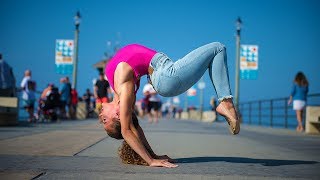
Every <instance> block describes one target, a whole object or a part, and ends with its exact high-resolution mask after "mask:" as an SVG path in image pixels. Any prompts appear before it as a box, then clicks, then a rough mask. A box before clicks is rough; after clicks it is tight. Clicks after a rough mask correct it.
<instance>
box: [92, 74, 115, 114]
mask: <svg viewBox="0 0 320 180" xmlns="http://www.w3.org/2000/svg"><path fill="white" fill-rule="evenodd" d="M109 94H111V89H110V85H109V82H108V81H107V80H106V79H105V78H104V74H103V73H100V74H99V79H98V80H97V82H96V83H95V86H94V97H95V99H96V108H97V110H98V111H100V109H101V106H102V103H106V102H109V98H108V97H109V96H108V95H109Z"/></svg>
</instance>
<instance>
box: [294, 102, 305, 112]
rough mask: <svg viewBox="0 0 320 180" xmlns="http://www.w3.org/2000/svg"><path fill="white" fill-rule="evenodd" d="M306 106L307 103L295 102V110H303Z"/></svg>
mask: <svg viewBox="0 0 320 180" xmlns="http://www.w3.org/2000/svg"><path fill="white" fill-rule="evenodd" d="M305 106H306V101H303V100H293V110H302V109H303V108H304V107H305Z"/></svg>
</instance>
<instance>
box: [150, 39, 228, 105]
mask: <svg viewBox="0 0 320 180" xmlns="http://www.w3.org/2000/svg"><path fill="white" fill-rule="evenodd" d="M150 66H151V67H152V68H153V73H152V74H151V75H150V80H151V83H152V85H153V87H154V89H155V90H156V91H157V92H158V93H159V94H160V95H162V96H165V97H172V96H177V95H179V94H182V93H183V92H185V91H187V90H188V89H189V88H191V87H192V86H193V85H194V84H195V83H197V82H198V81H199V79H200V78H201V77H202V75H203V74H204V73H205V71H206V70H207V69H209V76H210V79H211V82H212V84H213V87H214V88H215V90H216V93H217V96H218V99H219V101H222V100H223V99H227V98H232V95H231V90H230V84H229V75H228V67H227V54H226V48H225V46H224V45H223V44H221V43H219V42H213V43H210V44H207V45H204V46H201V47H199V48H197V49H195V50H193V51H191V52H190V53H189V54H187V55H186V56H184V57H183V58H181V59H179V60H178V61H176V62H173V61H172V60H171V59H170V58H169V57H168V56H166V55H165V54H163V53H161V52H158V53H156V54H155V55H154V57H153V58H152V60H151V62H150Z"/></svg>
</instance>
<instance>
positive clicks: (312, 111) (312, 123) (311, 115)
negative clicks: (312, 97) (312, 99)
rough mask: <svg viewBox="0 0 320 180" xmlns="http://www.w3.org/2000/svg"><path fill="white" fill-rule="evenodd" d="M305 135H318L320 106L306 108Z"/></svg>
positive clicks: (319, 132) (319, 131) (319, 129)
mask: <svg viewBox="0 0 320 180" xmlns="http://www.w3.org/2000/svg"><path fill="white" fill-rule="evenodd" d="M306 133H308V134H320V106H307V108H306Z"/></svg>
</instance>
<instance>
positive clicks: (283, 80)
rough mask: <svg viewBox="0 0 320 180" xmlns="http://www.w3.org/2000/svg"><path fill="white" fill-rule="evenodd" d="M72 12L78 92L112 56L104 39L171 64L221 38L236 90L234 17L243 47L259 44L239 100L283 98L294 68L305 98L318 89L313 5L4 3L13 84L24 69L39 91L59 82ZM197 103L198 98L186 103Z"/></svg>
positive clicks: (273, 1) (114, 0)
mask: <svg viewBox="0 0 320 180" xmlns="http://www.w3.org/2000/svg"><path fill="white" fill-rule="evenodd" d="M77 10H80V12H81V14H82V22H81V25H80V40H79V43H80V44H79V66H78V86H77V87H78V90H79V92H80V94H83V93H84V91H85V89H86V88H87V87H92V79H93V78H96V77H97V75H98V74H97V71H96V70H95V69H94V68H93V66H92V65H93V64H94V63H96V62H98V61H100V60H102V59H103V58H104V52H106V51H111V48H108V46H107V42H108V41H111V42H112V43H113V44H115V42H116V41H119V42H120V44H119V45H120V46H124V45H126V44H129V43H140V44H143V45H145V46H148V47H150V48H153V49H156V50H158V51H163V52H165V53H166V54H167V55H168V56H169V57H171V58H172V59H174V60H176V59H178V58H180V57H182V56H184V55H185V54H186V53H188V52H189V51H191V50H192V49H194V48H196V47H198V46H201V45H203V44H206V43H209V42H212V41H220V42H222V43H224V44H225V45H226V46H227V52H228V66H229V71H230V84H231V89H232V91H233V92H234V82H235V51H236V50H235V20H236V19H237V17H238V16H240V17H241V19H242V21H243V28H242V32H241V35H242V36H241V43H242V44H256V45H258V46H259V72H258V79H257V80H240V102H241V101H249V100H257V99H268V98H278V97H285V96H288V95H289V93H290V90H291V85H292V81H293V78H294V76H295V74H296V73H297V71H303V72H304V73H305V74H306V76H307V78H308V79H309V82H310V93H319V92H320V74H319V69H320V62H319V60H320V57H319V43H320V35H319V33H320V13H319V10H320V3H319V1H317V0H287V1H284V0H268V1H267V0H261V1H258V0H241V1H240V0H239V1H231V0H225V1H221V0H219V1H218V0H188V1H186V0H177V1H173V0H161V1H160V0H158V1H153V0H149V1H147V0H143V1H142V0H135V1H130V0H104V1H102V0H101V1H96V0H90V1H89V0H88V1H80V0H58V1H40V0H2V1H0V24H1V28H0V52H1V53H3V56H4V59H5V60H6V61H7V62H8V63H9V64H10V65H12V66H13V68H14V73H15V76H16V78H17V80H18V83H20V81H21V79H22V77H23V72H24V70H25V69H27V68H28V69H31V70H32V71H33V78H34V79H35V80H36V81H37V84H38V89H39V90H40V89H42V88H44V87H45V85H46V84H47V83H48V82H54V83H55V84H58V79H59V78H60V77H62V75H58V74H56V73H55V64H54V62H55V40H56V39H72V38H73V37H74V24H73V23H74V22H73V17H74V15H75V13H76V11H77ZM69 77H70V78H71V77H72V76H71V75H70V76H69ZM145 79H146V78H145ZM145 79H143V80H142V84H143V83H144V82H146V80H145ZM204 79H205V81H206V87H207V88H206V89H205V93H204V94H205V100H206V103H207V104H208V101H209V100H208V99H209V98H210V97H211V96H213V95H214V96H215V92H214V90H213V88H212V86H211V84H210V82H209V78H208V75H207V74H206V75H205V77H204ZM141 89H142V88H141ZM139 97H141V93H140V94H139V95H138V98H139ZM183 99H184V98H183V96H182V97H181V100H183ZM197 103H198V99H196V98H194V99H193V101H192V102H191V104H195V105H197Z"/></svg>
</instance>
